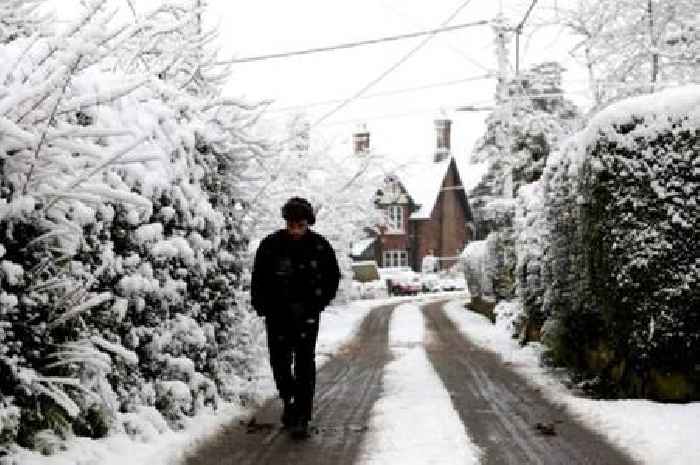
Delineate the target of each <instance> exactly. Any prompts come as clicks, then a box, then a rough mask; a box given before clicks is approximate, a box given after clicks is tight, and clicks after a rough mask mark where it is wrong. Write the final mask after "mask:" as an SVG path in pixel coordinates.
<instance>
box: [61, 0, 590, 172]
mask: <svg viewBox="0 0 700 465" xmlns="http://www.w3.org/2000/svg"><path fill="white" fill-rule="evenodd" d="M80 1H81V0H61V1H60V2H59V1H58V0H53V1H52V2H50V4H51V5H52V6H53V7H54V8H56V6H58V5H59V4H60V5H61V8H60V9H57V10H58V11H57V13H59V16H61V17H66V16H68V17H69V16H71V13H70V12H71V11H73V12H75V10H74V9H73V8H71V6H76V7H77V6H78V3H79V2H80ZM157 1H159V0H132V2H133V4H134V5H135V6H136V8H137V9H139V10H144V11H145V10H147V9H149V7H151V6H155V5H156V4H157ZM180 1H182V2H187V1H192V2H193V3H194V2H196V1H197V0H180ZM203 1H204V2H206V3H207V4H208V9H207V11H206V13H205V15H204V21H205V23H206V24H207V25H208V26H210V27H211V26H218V29H219V43H218V44H217V45H218V46H219V47H220V49H221V58H222V59H224V58H233V57H248V56H257V55H264V54H269V53H279V52H287V51H295V50H301V49H307V48H315V47H323V46H330V45H336V44H340V43H346V42H353V41H359V40H367V39H374V38H379V37H386V36H390V35H396V34H404V33H408V32H416V31H421V30H426V29H433V28H437V27H439V25H440V24H441V23H442V22H443V21H444V20H445V19H446V18H447V17H448V16H449V15H450V14H451V13H452V12H454V11H455V10H456V9H457V7H458V6H459V5H461V4H462V2H463V1H464V0H430V1H425V0H352V1H341V0H294V1H288V0H254V1H253V0H247V1H244V0H236V1H231V0H203ZM530 1H531V0H471V1H470V3H469V4H468V5H467V6H466V7H465V8H464V9H463V10H462V11H461V12H460V13H459V15H457V16H456V17H455V18H454V19H453V20H452V21H451V22H450V24H451V25H454V24H460V23H466V22H472V21H478V20H491V19H493V18H494V17H495V16H496V15H497V14H498V12H499V10H500V9H502V11H503V13H504V15H505V16H506V18H507V20H508V23H509V24H510V25H513V26H514V25H515V24H517V23H518V22H519V21H520V20H521V18H522V16H523V14H524V13H525V11H526V10H527V8H528V6H529V5H530ZM573 1H575V0H539V1H538V3H537V5H536V6H535V9H534V10H533V14H532V15H531V19H530V21H529V22H528V25H527V26H526V28H525V30H524V34H523V38H522V40H521V69H526V68H527V67H528V66H530V65H532V64H536V63H540V62H542V61H550V60H556V61H559V62H560V63H561V64H563V65H564V66H565V67H566V68H567V69H568V71H567V72H566V73H565V75H564V88H565V91H566V92H568V93H569V98H571V99H572V100H573V101H575V102H576V103H578V104H580V105H582V106H586V105H587V104H588V102H589V99H588V91H587V89H588V87H587V81H586V72H585V70H584V69H583V68H582V67H581V66H580V65H578V64H577V63H576V62H575V60H574V59H572V58H571V56H570V55H569V53H568V52H569V51H570V50H571V49H572V48H573V47H574V45H575V43H576V38H575V37H571V36H568V35H567V34H565V33H562V32H561V30H560V29H558V28H554V27H535V26H536V24H537V21H538V17H539V18H542V16H543V15H546V16H547V17H549V18H551V17H552V15H554V14H555V13H554V11H555V8H556V7H557V6H559V7H565V6H566V5H567V4H571V3H572V2H573ZM112 3H113V4H115V5H117V6H119V7H120V8H122V9H123V10H124V11H123V13H126V14H127V15H129V14H130V13H129V10H128V7H127V0H112ZM421 40H423V37H419V38H413V39H407V40H400V41H394V42H388V43H384V44H379V45H369V46H363V47H357V48H352V49H346V50H340V51H335V52H329V53H317V54H312V55H305V56H298V57H292V58H284V59H273V60H269V61H263V62H253V63H241V64H236V65H234V66H233V67H232V71H233V74H232V76H231V78H230V80H229V82H228V85H227V86H226V89H225V92H226V93H227V94H229V95H231V96H237V97H240V96H242V97H246V98H248V99H250V100H252V101H259V100H273V101H274V103H273V105H271V106H270V107H269V111H268V115H269V117H270V118H273V119H274V120H275V121H276V122H277V123H284V122H285V121H287V120H288V119H289V118H291V117H292V116H293V115H294V114H295V112H294V111H289V110H285V108H288V107H290V106H302V107H305V108H302V109H297V110H295V111H296V112H299V111H302V112H305V113H306V114H307V117H308V119H309V120H310V121H312V122H313V121H315V120H317V119H318V118H319V117H320V116H321V115H323V114H324V113H326V112H327V111H329V110H330V109H331V108H333V106H334V105H337V103H334V104H325V105H315V106H308V105H309V104H312V103H316V102H324V101H327V100H340V101H342V100H343V99H346V98H347V97H350V96H351V95H353V94H355V93H356V92H357V91H359V90H360V89H361V88H362V87H364V86H365V85H366V84H368V83H369V82H370V81H372V80H373V79H375V78H376V77H378V76H379V75H380V74H381V73H382V72H384V71H385V70H386V69H387V68H389V67H390V66H391V65H392V64H394V63H395V62H396V61H398V60H399V59H400V58H401V57H402V56H403V55H404V54H405V53H406V52H408V51H409V50H410V49H412V48H413V47H415V46H416V45H417V44H418V43H419V42H420V41H421ZM509 48H510V52H511V53H510V58H511V67H514V66H515V65H514V63H515V53H514V51H515V43H514V40H512V41H511V43H510V44H509ZM495 70H496V56H495V45H494V34H493V32H492V30H491V28H490V26H478V27H474V28H468V29H461V30H457V31H452V32H446V33H442V34H438V35H436V36H435V37H433V38H432V40H431V41H430V42H429V43H428V44H427V45H426V46H425V47H424V48H422V49H421V50H420V51H419V52H418V53H417V54H415V55H413V56H412V57H411V58H410V59H409V60H408V61H407V62H406V63H404V64H402V65H401V66H400V67H399V68H398V69H397V70H395V71H394V72H393V73H391V74H390V75H389V76H388V77H387V78H386V79H384V80H383V81H382V82H381V83H379V84H378V85H377V86H375V87H374V88H372V89H371V90H370V91H369V92H368V93H367V95H372V94H376V93H382V92H387V91H395V90H400V89H406V88H414V87H421V86H426V85H432V84H436V83H443V82H449V81H457V80H463V79H467V78H471V77H475V76H481V75H483V74H485V73H487V72H489V71H494V72H495ZM494 92H495V79H485V80H484V79H482V80H475V81H470V82H462V83H459V84H454V85H447V86H442V87H433V88H429V89H424V90H420V91H416V92H409V93H400V94H395V95H391V96H383V97H376V98H367V99H361V100H357V101H354V102H353V103H351V104H350V105H348V106H346V107H345V108H343V109H342V110H341V111H339V112H338V113H336V114H335V115H333V116H332V117H331V118H329V119H328V120H327V121H326V122H325V123H323V124H322V125H321V126H319V127H318V128H317V130H316V131H315V132H314V134H313V135H314V136H315V137H316V138H318V139H319V140H321V141H323V142H325V143H330V144H331V145H332V146H335V147H338V149H339V150H341V151H349V150H351V135H352V133H353V131H354V130H355V129H356V127H357V126H358V124H359V123H361V122H365V123H366V124H367V127H368V128H369V130H370V133H371V145H372V148H373V149H374V150H375V151H377V152H378V153H380V154H384V155H388V156H389V157H390V158H392V159H396V160H401V161H405V160H408V159H430V158H432V154H433V151H434V148H435V129H434V126H433V120H434V119H435V118H436V117H443V116H447V117H448V118H450V119H452V120H453V125H452V149H453V153H454V154H455V155H456V156H457V157H458V158H461V159H462V160H461V161H463V160H465V159H467V158H468V156H469V154H470V153H471V150H472V148H473V146H474V142H475V141H476V139H477V138H479V137H480V136H481V135H482V134H483V131H484V125H483V121H484V118H485V117H486V116H487V115H488V113H487V112H456V111H454V108H455V107H457V106H462V105H482V106H483V105H488V104H490V103H491V102H492V101H493V95H494ZM280 126H281V124H280ZM278 137H279V139H282V138H283V137H284V135H283V134H278Z"/></svg>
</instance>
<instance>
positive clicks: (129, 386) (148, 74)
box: [0, 0, 264, 450]
mask: <svg viewBox="0 0 700 465" xmlns="http://www.w3.org/2000/svg"><path fill="white" fill-rule="evenodd" d="M6 3H12V4H17V5H20V6H21V5H25V6H26V5H33V4H35V3H36V2H32V1H28V2H18V1H15V2H6ZM106 3H107V2H105V1H103V0H100V1H89V2H85V8H84V11H83V12H82V14H81V16H80V17H79V18H77V19H76V20H75V21H74V22H72V23H71V24H69V25H65V26H61V28H60V29H54V28H53V27H51V24H49V23H47V22H45V21H44V22H42V21H39V23H40V25H41V29H42V32H41V33H38V32H36V33H34V32H28V33H26V34H25V33H22V34H19V33H18V34H15V35H13V36H12V37H10V38H8V39H3V41H4V42H5V43H3V44H0V109H1V110H2V111H1V112H0V261H1V263H0V412H1V414H0V419H2V425H1V428H0V440H1V442H0V447H2V446H3V445H6V444H8V443H12V442H13V441H18V442H19V443H20V444H21V445H24V446H39V445H42V444H43V445H44V446H46V447H49V446H50V447H49V449H52V448H53V445H52V444H53V439H55V438H62V437H65V436H66V434H68V432H69V431H70V430H72V431H73V432H74V433H77V434H80V435H87V436H92V437H99V436H103V435H105V434H107V433H108V432H109V431H110V430H112V429H117V430H120V429H122V430H123V429H125V426H124V425H125V422H124V421H122V420H121V417H122V416H123V415H129V414H131V413H134V412H138V411H140V410H142V409H143V408H145V407H157V408H159V409H161V411H162V413H163V414H164V415H165V417H166V418H167V420H168V421H169V422H170V424H171V426H177V425H180V424H181V418H182V416H183V415H189V414H192V413H195V412H196V410H197V409H198V408H200V407H201V406H204V405H207V404H215V403H216V402H217V399H219V398H220V397H224V398H227V399H231V400H234V399H240V398H241V397H245V396H246V392H245V380H247V379H248V377H249V375H250V373H251V372H252V366H253V365H254V364H256V363H257V362H258V357H259V355H260V352H259V347H258V346H259V340H258V336H257V334H258V332H259V323H258V322H257V321H256V320H255V319H254V318H253V316H252V314H251V312H250V311H249V305H248V303H247V299H246V298H245V297H244V291H243V262H244V260H245V259H246V257H245V255H244V251H245V248H246V246H247V238H246V236H245V234H244V233H243V231H242V227H241V221H242V216H243V214H244V213H243V212H244V211H245V208H244V204H245V194H244V192H245V184H244V182H243V181H242V174H241V173H242V170H243V168H244V167H245V165H246V164H247V160H248V159H249V158H251V157H254V156H256V155H257V154H259V153H260V152H261V151H262V150H264V149H263V145H264V144H262V143H260V142H259V141H256V140H255V139H254V138H253V137H251V136H250V135H249V134H248V132H247V131H248V128H250V126H251V125H253V124H254V123H253V122H254V120H255V117H256V108H255V107H254V106H249V105H246V104H244V103H242V102H238V101H236V100H232V99H224V98H222V97H221V96H220V95H219V91H218V90H217V89H218V87H217V85H216V84H217V82H218V81H217V78H216V76H215V75H212V76H210V75H207V73H206V72H205V71H206V70H211V69H212V66H211V64H210V61H211V60H210V58H211V57H210V56H208V55H207V56H205V55H204V53H205V52H206V49H204V48H202V45H205V44H206V41H207V35H206V34H203V33H201V32H198V28H197V26H196V24H194V23H193V21H195V19H196V17H197V15H196V14H195V12H194V11H193V10H190V9H187V8H183V7H180V6H177V5H166V6H157V7H156V8H155V10H153V11H152V12H151V13H147V14H144V15H142V16H139V17H138V20H137V21H136V23H135V24H131V25H129V24H126V25H122V24H115V23H114V15H113V12H112V11H111V10H110V9H108V8H106ZM2 8H5V5H3V6H2ZM18 11H19V10H18ZM13 18H18V19H21V18H19V17H17V16H13ZM3 19H4V17H3ZM25 19H26V21H27V22H26V24H29V25H30V26H32V27H31V28H29V29H28V30H31V31H34V30H35V29H37V28H36V27H34V26H33V24H34V23H32V22H31V21H30V19H29V18H25ZM18 30H22V28H18ZM156 39H157V40H156ZM148 43H150V44H152V45H153V47H154V49H153V53H150V52H149V51H144V44H148ZM208 60H209V61H208ZM188 73H189V74H188ZM213 74H215V73H213ZM185 391H187V392H185ZM17 415H19V419H20V420H19V422H18V425H17V422H16V418H17ZM135 429H138V428H135ZM52 450H53V449H52Z"/></svg>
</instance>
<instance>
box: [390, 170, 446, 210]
mask: <svg viewBox="0 0 700 465" xmlns="http://www.w3.org/2000/svg"><path fill="white" fill-rule="evenodd" d="M449 162H450V159H447V160H445V161H442V162H439V163H435V162H431V163H415V164H411V165H408V166H407V167H406V168H405V169H404V170H402V171H400V172H399V173H397V175H398V176H399V179H400V180H401V184H403V186H404V187H405V188H406V191H407V192H408V195H410V196H411V198H412V199H413V201H414V202H415V203H416V204H417V205H418V206H419V209H418V210H417V211H415V212H413V214H412V215H411V219H427V218H430V214H431V213H432V211H433V207H434V206H435V202H436V201H437V198H438V195H439V194H440V187H441V186H442V181H443V180H444V179H445V174H446V173H447V167H448V166H449Z"/></svg>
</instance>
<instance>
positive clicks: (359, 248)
mask: <svg viewBox="0 0 700 465" xmlns="http://www.w3.org/2000/svg"><path fill="white" fill-rule="evenodd" d="M375 240H377V238H376V237H366V238H364V239H360V240H359V241H356V242H353V243H352V251H351V253H350V255H351V256H353V257H359V256H360V255H362V254H363V253H365V251H366V250H367V249H368V248H369V246H371V245H372V244H373V243H374V241H375Z"/></svg>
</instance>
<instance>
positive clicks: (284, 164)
mask: <svg viewBox="0 0 700 465" xmlns="http://www.w3.org/2000/svg"><path fill="white" fill-rule="evenodd" d="M471 1H472V0H464V2H462V3H461V4H460V5H459V6H458V7H457V9H456V10H455V11H454V12H453V13H452V14H450V15H449V16H448V17H447V19H446V20H445V21H443V22H442V23H441V24H440V27H441V28H443V27H445V26H447V24H449V23H450V21H452V20H453V19H454V18H455V17H456V16H457V15H458V14H459V13H460V12H461V11H462V10H463V9H464V8H466V7H467V5H469V3H471ZM436 34H437V32H433V33H431V34H430V35H428V36H427V37H426V38H424V39H423V40H422V41H421V42H420V43H419V44H418V45H416V46H415V47H413V48H412V49H411V50H409V51H408V53H406V54H405V55H403V56H402V57H401V58H400V59H399V60H398V61H397V62H396V63H394V64H393V65H391V66H390V67H389V68H388V69H387V70H386V71H384V72H383V73H381V74H380V75H379V76H377V77H376V78H375V79H373V80H372V81H370V82H369V83H368V84H367V85H365V86H364V87H363V88H362V89H360V90H359V91H358V92H356V93H355V94H353V95H352V96H351V97H348V98H347V99H345V100H343V101H342V102H341V103H340V104H339V105H337V106H335V107H334V108H333V109H332V110H330V111H328V112H326V113H324V114H323V116H321V117H320V118H319V119H317V120H316V121H315V122H314V123H313V124H311V125H309V128H308V130H309V131H310V130H312V129H314V128H316V127H317V126H318V125H320V124H321V123H323V122H324V121H325V120H327V119H328V118H330V117H331V116H332V115H334V114H335V113H337V112H338V111H340V110H342V109H343V108H345V107H346V106H347V105H348V104H350V103H351V102H353V101H354V100H356V99H358V98H360V97H362V95H364V94H365V92H367V91H368V90H370V89H371V88H372V87H374V86H375V85H377V84H378V83H379V82H381V81H382V80H383V79H384V78H385V77H387V76H388V75H389V74H391V73H392V72H393V71H394V70H396V68H398V67H399V66H401V65H402V64H403V63H405V62H406V61H407V60H408V59H409V58H411V57H412V56H413V55H414V54H416V53H417V52H418V51H419V50H420V49H421V48H423V47H424V46H425V45H426V44H427V43H428V42H429V41H430V39H432V38H433V37H435V35H436ZM294 138H295V136H290V137H288V138H286V139H285V140H283V141H281V142H280V143H279V146H283V145H285V144H286V143H288V142H290V141H292V140H293V139H294ZM289 155H290V154H289V152H288V153H287V156H286V157H285V159H284V161H282V163H281V165H280V166H279V171H280V172H281V171H284V170H285V169H286V167H287V163H289V159H290V156H289ZM273 181H274V177H273V178H271V179H270V181H268V182H267V183H266V184H265V185H263V186H262V188H261V189H260V190H259V191H258V192H257V193H256V194H255V196H254V197H253V199H252V202H251V204H253V205H254V204H255V203H257V202H258V200H259V199H260V198H261V197H262V195H263V194H264V193H265V191H266V190H267V188H268V187H269V186H270V184H271V183H272V182H273Z"/></svg>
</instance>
